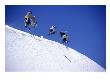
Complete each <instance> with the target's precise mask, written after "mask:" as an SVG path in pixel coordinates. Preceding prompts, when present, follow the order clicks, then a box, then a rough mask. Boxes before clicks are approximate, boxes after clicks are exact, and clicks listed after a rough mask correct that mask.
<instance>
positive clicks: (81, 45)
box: [5, 5, 106, 68]
mask: <svg viewBox="0 0 110 82" xmlns="http://www.w3.org/2000/svg"><path fill="white" fill-rule="evenodd" d="M28 11H32V14H33V15H34V16H36V18H37V22H38V27H36V28H32V29H31V32H32V34H34V35H37V36H44V37H45V38H47V39H50V40H54V41H57V42H59V43H62V41H61V38H60V35H59V32H60V31H61V30H66V31H67V32H68V35H69V41H70V42H69V43H68V44H67V46H69V47H71V48H73V49H75V50H77V51H78V52H80V53H82V54H84V55H86V56H88V57H89V58H91V59H92V60H94V61H95V62H97V63H98V64H100V65H101V66H102V67H104V68H106V6H105V5H67V6H65V5H62V6H61V5H13V6H11V5H6V6H5V24H7V25H9V26H12V27H14V28H16V29H19V30H22V31H25V32H29V31H28V30H27V29H26V28H25V27H24V16H25V15H26V13H27V12H28ZM51 25H56V27H57V33H56V34H55V35H52V36H48V35H47V34H48V29H49V28H50V27H51Z"/></svg>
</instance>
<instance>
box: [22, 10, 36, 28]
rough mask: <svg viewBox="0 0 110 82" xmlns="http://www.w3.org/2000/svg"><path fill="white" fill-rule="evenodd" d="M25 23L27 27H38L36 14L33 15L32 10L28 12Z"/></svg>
mask: <svg viewBox="0 0 110 82" xmlns="http://www.w3.org/2000/svg"><path fill="white" fill-rule="evenodd" d="M24 23H25V27H29V30H30V27H36V24H37V21H36V18H35V16H33V15H32V11H29V12H27V14H26V15H25V17H24Z"/></svg>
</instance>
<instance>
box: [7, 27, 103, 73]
mask: <svg viewBox="0 0 110 82" xmlns="http://www.w3.org/2000/svg"><path fill="white" fill-rule="evenodd" d="M5 31H6V35H5V36H6V39H5V48H6V50H5V70H6V71H16V72H17V71H27V72H30V71H42V72H44V71H47V72H49V71H53V72H55V71H61V72H62V71H66V72H69V71H71V72H72V71H78V72H82V71H86V72H87V71H90V72H92V71H95V72H97V71H101V72H103V71H105V69H104V68H102V67H101V66H100V65H98V64H97V63H96V62H94V61H93V60H91V59H89V58H88V57H86V56H84V55H83V54H81V53H79V52H77V51H75V50H73V49H71V48H69V47H66V46H64V45H62V44H60V43H57V42H54V41H51V40H47V39H45V38H43V37H37V36H34V35H31V34H28V33H26V32H22V31H20V30H17V29H14V28H12V27H9V26H8V25H6V26H5Z"/></svg>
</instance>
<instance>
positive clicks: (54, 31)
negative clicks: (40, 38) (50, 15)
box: [48, 25, 56, 35]
mask: <svg viewBox="0 0 110 82" xmlns="http://www.w3.org/2000/svg"><path fill="white" fill-rule="evenodd" d="M55 33H56V26H54V25H53V26H51V28H50V29H49V34H48V35H52V34H55Z"/></svg>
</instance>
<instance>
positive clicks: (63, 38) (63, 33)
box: [60, 31, 68, 44]
mask: <svg viewBox="0 0 110 82" xmlns="http://www.w3.org/2000/svg"><path fill="white" fill-rule="evenodd" d="M60 35H61V38H62V41H63V43H65V44H66V43H68V35H67V34H66V32H64V31H62V32H60Z"/></svg>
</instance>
